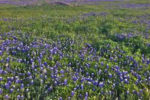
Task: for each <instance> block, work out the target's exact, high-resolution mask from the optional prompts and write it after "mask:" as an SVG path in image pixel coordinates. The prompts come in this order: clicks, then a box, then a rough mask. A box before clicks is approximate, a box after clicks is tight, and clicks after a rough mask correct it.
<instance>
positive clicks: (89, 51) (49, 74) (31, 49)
mask: <svg viewBox="0 0 150 100" xmlns="http://www.w3.org/2000/svg"><path fill="white" fill-rule="evenodd" d="M119 37H122V36H119ZM1 40H2V42H0V99H18V100H24V99H41V100H42V99H49V98H51V99H59V100H64V99H65V100H66V99H69V100H71V99H73V98H74V99H77V98H81V99H85V100H88V99H91V100H92V99H94V98H95V99H101V98H105V99H110V98H114V99H116V98H117V97H118V98H120V97H124V98H129V97H130V96H133V97H135V98H139V99H144V97H145V96H147V95H149V93H150V91H149V88H150V70H149V69H150V58H149V57H147V56H146V55H132V54H130V53H128V52H126V51H124V50H123V49H121V48H120V47H118V46H115V47H112V46H111V45H110V44H107V45H103V46H102V47H101V48H100V49H99V50H97V49H95V48H94V47H93V46H92V45H91V44H88V43H85V44H84V46H81V47H77V44H76V41H74V40H72V39H71V38H68V37H65V36H64V37H63V36H62V37H58V39H57V40H56V41H50V42H49V41H46V40H44V39H38V38H31V37H30V36H28V35H24V34H20V33H17V34H16V33H6V34H3V35H1ZM106 46H107V48H104V47H106Z"/></svg>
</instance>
